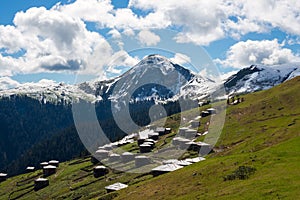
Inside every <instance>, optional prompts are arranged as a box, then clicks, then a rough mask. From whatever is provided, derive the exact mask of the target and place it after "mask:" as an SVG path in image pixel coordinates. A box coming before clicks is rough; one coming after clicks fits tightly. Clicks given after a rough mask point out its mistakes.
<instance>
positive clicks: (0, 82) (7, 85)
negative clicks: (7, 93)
mask: <svg viewBox="0 0 300 200" xmlns="http://www.w3.org/2000/svg"><path fill="white" fill-rule="evenodd" d="M19 85H20V83H19V82H17V81H15V80H13V79H11V78H10V77H0V90H7V89H11V88H16V87H18V86H19Z"/></svg>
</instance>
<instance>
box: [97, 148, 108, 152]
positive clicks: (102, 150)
mask: <svg viewBox="0 0 300 200" xmlns="http://www.w3.org/2000/svg"><path fill="white" fill-rule="evenodd" d="M108 152H109V151H107V150H104V149H99V150H97V151H96V153H108Z"/></svg>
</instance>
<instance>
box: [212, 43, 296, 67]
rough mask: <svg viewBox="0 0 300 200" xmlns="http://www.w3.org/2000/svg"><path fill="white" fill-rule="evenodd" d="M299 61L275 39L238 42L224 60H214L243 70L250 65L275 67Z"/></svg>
mask: <svg viewBox="0 0 300 200" xmlns="http://www.w3.org/2000/svg"><path fill="white" fill-rule="evenodd" d="M296 61H300V57H298V56H297V55H295V54H293V52H292V51H291V50H290V49H287V48H284V47H283V44H280V43H278V41H277V39H274V40H262V41H252V40H247V41H245V42H244V41H243V42H238V43H236V44H234V45H233V46H231V47H230V49H229V50H228V52H227V57H226V59H225V60H216V62H217V63H219V64H221V65H223V66H228V67H233V68H243V67H245V66H249V65H251V64H263V65H276V64H284V63H289V62H296Z"/></svg>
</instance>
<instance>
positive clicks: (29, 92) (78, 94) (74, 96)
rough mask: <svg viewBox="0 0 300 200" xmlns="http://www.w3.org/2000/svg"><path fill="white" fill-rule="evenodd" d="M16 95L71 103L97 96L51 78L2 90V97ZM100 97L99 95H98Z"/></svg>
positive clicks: (93, 98) (0, 95)
mask: <svg viewBox="0 0 300 200" xmlns="http://www.w3.org/2000/svg"><path fill="white" fill-rule="evenodd" d="M14 95H19V96H27V97H31V98H33V99H37V100H39V101H40V102H41V103H46V102H49V103H53V104H69V103H71V102H72V101H74V100H75V101H78V100H79V99H86V100H88V101H95V100H96V99H97V97H95V95H92V94H89V93H87V92H85V91H83V90H81V89H80V88H79V87H78V86H77V85H68V84H64V83H56V82H53V81H49V80H41V81H39V82H38V83H24V84H20V85H19V86H18V87H16V88H13V89H9V90H2V91H1V90H0V97H10V96H14ZM98 98H99V97H98Z"/></svg>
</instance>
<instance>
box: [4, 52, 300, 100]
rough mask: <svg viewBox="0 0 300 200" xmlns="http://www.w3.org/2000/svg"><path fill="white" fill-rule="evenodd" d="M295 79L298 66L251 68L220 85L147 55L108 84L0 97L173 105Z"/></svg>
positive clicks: (28, 88) (51, 86)
mask: <svg viewBox="0 0 300 200" xmlns="http://www.w3.org/2000/svg"><path fill="white" fill-rule="evenodd" d="M298 75H300V63H291V64H284V65H276V66H262V65H251V66H250V67H247V68H244V69H242V70H240V71H239V72H237V73H236V74H234V75H233V76H231V77H229V78H228V79H227V80H225V81H224V82H222V83H220V82H217V81H214V80H211V79H209V78H206V77H202V76H200V75H198V74H195V73H193V72H192V71H190V70H188V69H186V68H184V67H182V66H180V65H178V64H175V63H173V62H171V61H170V60H169V59H167V58H165V57H163V56H160V55H149V56H147V57H145V58H144V59H143V60H142V61H141V62H140V63H138V64H137V65H135V66H134V67H132V68H131V69H130V70H129V71H127V72H126V73H124V74H123V75H121V76H119V77H117V78H113V79H110V80H104V81H90V82H84V83H80V84H77V85H68V84H65V83H55V82H45V83H25V84H22V85H20V86H18V87H17V88H14V89H8V90H2V91H1V90H0V97H9V96H14V95H21V96H27V97H31V98H34V99H37V100H38V101H40V102H41V103H46V102H49V103H53V104H70V103H72V101H74V100H75V101H78V100H79V99H83V100H86V101H89V102H93V103H94V102H97V101H106V100H109V101H121V99H122V100H127V101H128V100H129V101H130V102H135V101H144V100H150V99H152V100H162V101H176V100H177V99H178V98H180V97H191V98H194V99H201V98H205V97H208V96H209V95H210V93H211V92H213V91H214V90H215V89H216V88H217V87H218V86H220V85H221V86H223V85H224V86H225V89H226V91H227V93H228V94H234V93H250V92H254V91H259V90H265V89H269V88H271V87H273V86H275V85H278V84H280V83H282V82H284V81H286V80H289V79H291V78H293V77H296V76H298ZM128 95H130V96H128Z"/></svg>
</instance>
